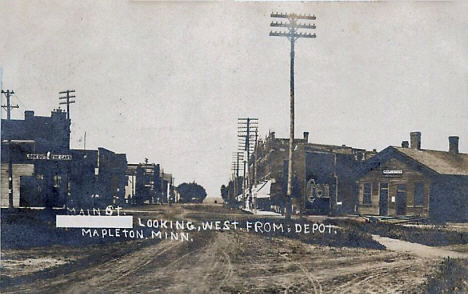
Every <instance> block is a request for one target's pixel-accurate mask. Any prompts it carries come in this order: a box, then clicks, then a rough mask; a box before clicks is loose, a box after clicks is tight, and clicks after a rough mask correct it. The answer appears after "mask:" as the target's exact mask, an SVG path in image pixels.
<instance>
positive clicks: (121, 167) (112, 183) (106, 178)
mask: <svg viewBox="0 0 468 294" xmlns="http://www.w3.org/2000/svg"><path fill="white" fill-rule="evenodd" d="M126 170H127V158H126V155H125V154H116V153H114V152H112V151H110V150H107V149H105V148H98V175H97V181H96V191H97V193H98V194H99V204H100V205H102V206H104V205H108V204H123V203H124V202H125V185H126V178H125V171H126Z"/></svg>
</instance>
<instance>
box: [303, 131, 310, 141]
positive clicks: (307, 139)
mask: <svg viewBox="0 0 468 294" xmlns="http://www.w3.org/2000/svg"><path fill="white" fill-rule="evenodd" d="M304 141H305V142H306V143H309V132H304Z"/></svg>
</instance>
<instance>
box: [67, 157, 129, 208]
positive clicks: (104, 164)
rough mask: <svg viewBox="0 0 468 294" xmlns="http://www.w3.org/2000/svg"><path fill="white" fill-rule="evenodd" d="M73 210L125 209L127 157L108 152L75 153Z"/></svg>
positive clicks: (72, 179) (71, 185)
mask: <svg viewBox="0 0 468 294" xmlns="http://www.w3.org/2000/svg"><path fill="white" fill-rule="evenodd" d="M71 154H72V156H73V160H72V162H71V170H70V172H71V182H70V190H71V197H70V200H71V201H70V203H69V205H70V206H72V207H80V208H82V207H104V206H106V205H110V204H115V205H123V204H124V203H125V202H126V201H125V186H126V182H127V181H126V177H125V172H126V170H127V157H126V155H125V154H117V153H115V152H113V151H111V150H108V149H105V148H98V150H71Z"/></svg>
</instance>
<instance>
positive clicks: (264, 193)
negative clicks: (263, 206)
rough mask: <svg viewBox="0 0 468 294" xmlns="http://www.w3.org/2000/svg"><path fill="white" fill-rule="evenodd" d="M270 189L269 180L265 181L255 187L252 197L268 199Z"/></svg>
mask: <svg viewBox="0 0 468 294" xmlns="http://www.w3.org/2000/svg"><path fill="white" fill-rule="evenodd" d="M270 189H271V180H270V181H266V182H263V183H261V184H260V185H258V186H257V187H255V190H254V191H252V192H253V195H254V197H256V198H258V199H260V198H270Z"/></svg>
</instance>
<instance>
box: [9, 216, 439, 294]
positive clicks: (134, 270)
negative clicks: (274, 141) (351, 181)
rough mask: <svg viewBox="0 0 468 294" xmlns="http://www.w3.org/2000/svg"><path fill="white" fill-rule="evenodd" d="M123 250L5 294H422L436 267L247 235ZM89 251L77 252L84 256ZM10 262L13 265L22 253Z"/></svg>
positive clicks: (202, 235) (384, 254)
mask: <svg viewBox="0 0 468 294" xmlns="http://www.w3.org/2000/svg"><path fill="white" fill-rule="evenodd" d="M184 213H186V212H184ZM125 245H126V244H123V245H122V244H119V245H108V246H107V247H105V249H103V250H107V251H109V252H105V253H106V254H107V255H106V256H107V257H104V252H103V255H102V256H103V257H102V258H96V257H99V256H100V255H99V252H96V248H95V247H92V248H93V250H94V251H93V253H92V254H93V256H94V258H93V259H89V263H88V264H87V265H86V266H81V267H73V266H71V267H68V268H66V267H64V266H63V265H61V264H57V265H56V266H55V267H53V268H52V269H49V270H50V271H51V273H50V274H49V275H47V276H44V277H41V278H37V279H27V278H25V279H18V278H17V282H16V283H12V284H11V285H10V286H8V287H7V288H4V289H3V291H2V292H3V293H69V294H72V293H418V290H417V289H416V288H417V286H418V285H420V284H421V283H422V282H423V281H424V279H425V274H427V273H428V272H429V271H430V270H431V268H432V267H433V266H435V265H436V263H434V261H432V260H430V259H426V258H422V257H418V256H412V255H409V254H404V253H398V252H390V251H385V250H369V249H361V248H332V247H326V246H316V245H310V244H305V243H303V242H300V241H298V240H292V239H288V238H276V237H275V238H269V237H268V236H267V235H253V234H250V233H247V232H245V231H224V232H214V231H206V232H199V233H196V234H195V235H193V242H187V241H173V240H172V241H171V240H164V241H160V242H152V243H149V244H146V245H145V246H135V244H134V243H131V242H130V243H128V246H135V249H134V250H132V251H130V252H123V251H117V249H115V248H117V247H115V246H120V247H118V248H120V249H119V250H121V247H122V246H125ZM57 250H59V249H57ZM57 250H54V251H55V254H60V253H57ZM63 250H66V249H63ZM87 250H88V248H87V247H84V248H82V249H81V250H80V251H79V252H80V253H81V254H82V255H83V256H86V254H90V252H87ZM89 250H91V249H89ZM112 250H116V251H115V252H114V255H112V252H111V251H112ZM64 252H65V251H64ZM8 254H9V253H8V252H6V256H7V257H10V258H12V259H14V256H13V255H15V254H16V256H17V254H18V251H16V252H14V254H13V255H8ZM109 254H110V255H109ZM70 256H73V258H74V259H77V260H79V257H78V256H76V255H73V254H71V255H70ZM29 257H31V256H29ZM41 258H43V257H41Z"/></svg>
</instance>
